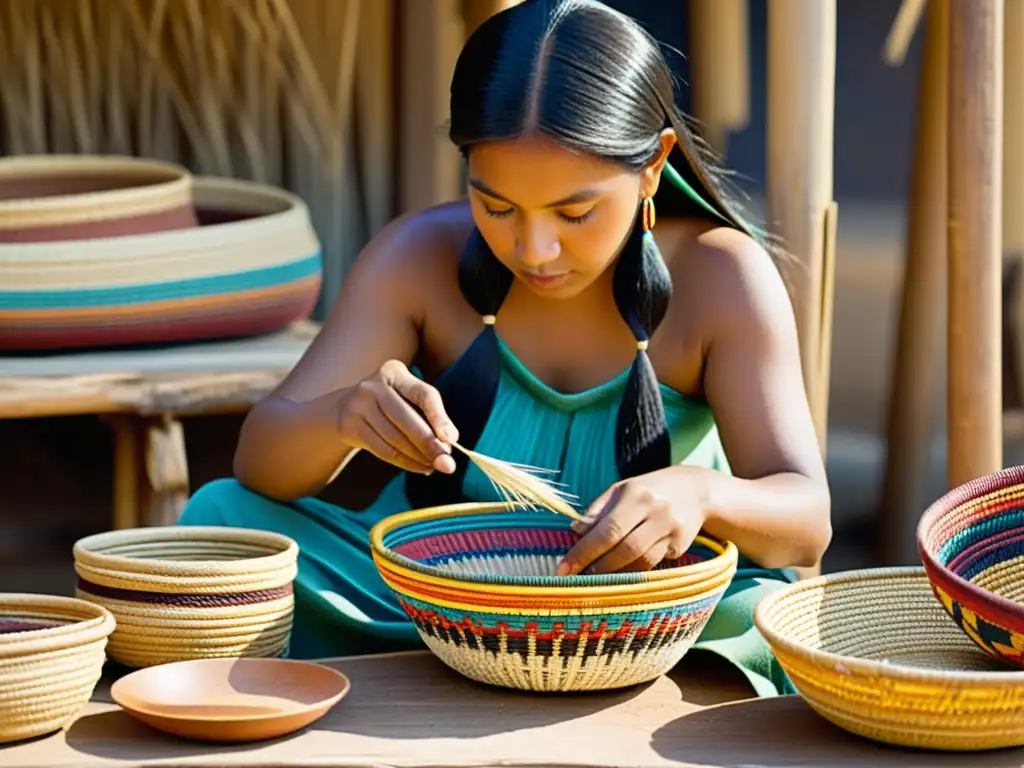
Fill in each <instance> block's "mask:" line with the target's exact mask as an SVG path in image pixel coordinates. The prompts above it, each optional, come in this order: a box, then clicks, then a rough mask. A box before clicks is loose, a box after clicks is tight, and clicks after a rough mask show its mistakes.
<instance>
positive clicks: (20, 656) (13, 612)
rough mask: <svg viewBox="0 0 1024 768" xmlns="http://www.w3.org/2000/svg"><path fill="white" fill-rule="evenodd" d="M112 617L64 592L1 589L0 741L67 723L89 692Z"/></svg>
mask: <svg viewBox="0 0 1024 768" xmlns="http://www.w3.org/2000/svg"><path fill="white" fill-rule="evenodd" d="M113 631H114V617H113V616H112V615H111V614H110V612H109V611H107V610H106V609H105V608H103V607H101V606H98V605H94V604H92V603H89V602H83V601H81V600H74V599H72V598H67V597H55V596H53V597H51V596H48V595H34V594H0V742H3V743H5V742H11V741H18V740H21V739H30V738H34V737H36V736H42V735H44V734H47V733H52V732H53V731H57V730H60V729H61V728H63V727H64V726H66V725H67V724H68V723H69V722H71V720H72V719H74V717H75V715H76V714H77V713H78V711H79V710H80V709H81V708H82V707H84V706H85V705H86V704H87V703H88V702H89V699H90V697H91V696H92V694H93V690H94V689H95V688H96V684H97V683H98V682H99V679H100V675H101V674H102V672H103V664H104V662H105V661H106V653H105V649H106V645H107V638H108V637H109V636H110V633H111V632H113Z"/></svg>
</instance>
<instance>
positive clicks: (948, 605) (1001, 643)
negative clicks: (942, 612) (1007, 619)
mask: <svg viewBox="0 0 1024 768" xmlns="http://www.w3.org/2000/svg"><path fill="white" fill-rule="evenodd" d="M932 591H933V592H934V593H935V596H936V597H937V598H938V599H939V602H941V603H942V606H943V608H945V609H946V612H947V613H948V614H949V615H950V616H951V617H952V618H953V621H955V622H956V623H957V626H959V627H960V629H962V630H963V631H964V632H965V633H966V634H967V636H968V637H969V638H971V640H973V641H974V642H975V643H976V644H977V645H978V647H979V648H981V649H982V650H984V651H986V652H987V653H989V654H991V655H992V656H996V657H998V658H1002V659H1004V660H1005V661H1008V662H1009V663H1011V664H1013V665H1015V666H1024V635H1021V634H1020V633H1019V632H1013V631H1012V630H1009V629H1007V628H1006V627H1001V626H999V625H998V624H994V623H992V622H991V621H988V620H987V619H984V618H982V617H980V616H978V614H976V613H975V612H974V611H972V610H971V609H970V608H967V607H965V606H963V605H962V604H961V603H959V602H957V601H956V600H954V599H953V598H952V597H950V596H949V595H948V594H946V593H945V592H944V591H943V590H942V588H941V587H937V586H935V585H932Z"/></svg>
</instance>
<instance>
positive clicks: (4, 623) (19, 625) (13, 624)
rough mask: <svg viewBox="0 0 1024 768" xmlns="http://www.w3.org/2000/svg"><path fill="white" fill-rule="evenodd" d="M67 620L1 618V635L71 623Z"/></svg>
mask: <svg viewBox="0 0 1024 768" xmlns="http://www.w3.org/2000/svg"><path fill="white" fill-rule="evenodd" d="M69 623H70V622H67V621H36V620H31V621H30V620H28V619H0V635H12V634H14V633H16V632H34V631H36V630H38V629H52V628H53V627H62V626H64V625H65V624H69Z"/></svg>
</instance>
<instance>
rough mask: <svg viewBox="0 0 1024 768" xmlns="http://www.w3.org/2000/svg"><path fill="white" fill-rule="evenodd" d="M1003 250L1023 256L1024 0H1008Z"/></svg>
mask: <svg viewBox="0 0 1024 768" xmlns="http://www.w3.org/2000/svg"><path fill="white" fill-rule="evenodd" d="M1005 2H1006V13H1005V16H1006V20H1005V26H1006V34H1005V50H1004V51H1003V62H1004V67H1005V74H1004V87H1003V94H1004V97H1003V98H1004V103H1003V136H1009V137H1010V141H1006V142H1005V143H1004V145H1003V212H1004V213H1003V253H1004V254H1007V255H1009V256H1011V257H1014V258H1020V257H1021V256H1024V142H1022V141H1020V138H1021V137H1024V0H1005Z"/></svg>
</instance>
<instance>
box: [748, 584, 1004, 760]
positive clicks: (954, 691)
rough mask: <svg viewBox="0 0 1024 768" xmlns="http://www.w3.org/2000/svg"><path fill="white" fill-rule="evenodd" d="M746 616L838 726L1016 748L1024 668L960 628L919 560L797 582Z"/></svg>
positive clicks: (912, 743)
mask: <svg viewBox="0 0 1024 768" xmlns="http://www.w3.org/2000/svg"><path fill="white" fill-rule="evenodd" d="M754 620H755V623H756V625H757V627H758V629H759V630H760V631H761V634H762V635H764V637H765V638H766V639H767V641H768V643H769V644H770V645H771V648H772V650H773V651H774V652H775V656H776V658H778V660H779V663H780V664H781V665H782V668H783V669H784V670H785V671H786V674H788V675H789V678H790V680H791V681H792V682H793V685H794V686H795V687H796V689H797V691H798V692H799V693H800V695H801V696H802V697H803V698H804V699H805V700H806V701H807V703H808V704H809V705H810V706H811V707H812V708H813V709H814V710H815V711H816V712H817V713H818V714H820V715H821V716H822V717H824V718H826V719H827V720H829V721H831V722H832V723H834V724H836V725H838V726H839V727H840V728H844V729H845V730H847V731H850V732H852V733H855V734H858V735H860V736H864V737H866V738H869V739H872V740H875V741H879V742H883V743H886V744H893V745H899V746H907V747H917V748H925V749H935V750H957V751H974V750H985V749H997V748H1001V747H1011V746H1021V745H1024V675H1022V674H1021V673H1019V672H1016V671H1008V670H1006V669H1005V667H1003V665H1001V664H1000V663H999V662H998V661H996V660H995V659H992V658H991V657H990V656H988V655H987V654H985V653H983V652H982V651H980V650H979V649H978V648H977V646H975V645H974V643H972V642H971V640H969V639H968V638H967V636H966V635H965V634H964V633H963V632H961V631H960V630H959V629H957V627H956V625H954V624H953V622H951V621H950V620H949V617H948V616H946V614H945V612H944V611H943V610H942V607H941V606H940V605H939V603H938V601H937V600H936V599H935V597H934V595H933V594H932V591H931V587H930V586H929V582H928V577H927V576H926V575H925V572H924V569H923V568H921V567H909V568H892V569H869V570H862V571H850V572H847V573H839V574H830V575H828V576H822V577H819V578H816V579H809V580H807V581H801V582H797V583H795V584H792V585H789V586H787V587H785V588H784V589H782V590H780V591H778V592H775V593H773V594H772V595H769V596H768V597H766V598H764V600H762V601H761V603H760V604H759V605H758V606H757V610H756V611H755V615H754Z"/></svg>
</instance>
